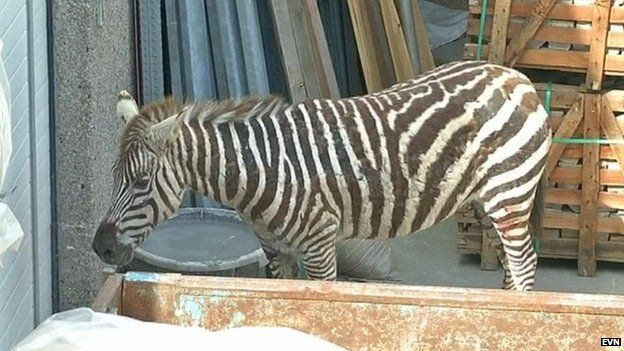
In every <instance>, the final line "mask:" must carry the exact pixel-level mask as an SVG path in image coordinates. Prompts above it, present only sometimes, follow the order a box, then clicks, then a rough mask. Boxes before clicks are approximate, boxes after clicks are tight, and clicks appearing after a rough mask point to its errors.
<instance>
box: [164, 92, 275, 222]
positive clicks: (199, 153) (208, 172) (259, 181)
mask: <svg viewBox="0 0 624 351" xmlns="http://www.w3.org/2000/svg"><path fill="white" fill-rule="evenodd" d="M286 108H287V105H286V104H285V103H283V102H281V101H269V102H267V103H266V105H263V106H262V108H259V109H257V110H255V111H253V112H254V113H253V114H247V115H246V116H245V117H244V118H239V117H237V116H229V117H228V118H225V119H224V118H214V116H206V115H202V111H201V110H199V111H195V112H193V111H191V113H190V115H189V117H188V118H187V119H185V121H184V123H183V125H182V128H181V130H180V136H179V138H178V139H177V142H176V144H175V147H174V148H173V149H172V152H171V153H170V158H171V161H172V162H171V163H172V164H173V165H174V168H175V169H176V170H177V173H178V175H179V176H180V178H181V180H182V182H183V183H184V186H185V187H186V188H188V189H191V190H193V191H195V192H197V193H200V194H202V195H205V196H207V197H209V198H211V199H214V200H215V201H217V202H219V203H222V204H224V205H226V206H228V207H230V208H234V209H236V210H238V211H239V212H240V213H251V211H252V210H254V208H256V207H257V206H256V205H258V204H259V203H260V202H262V200H263V198H264V197H266V195H267V194H264V191H265V190H266V185H267V184H268V183H276V182H278V181H280V180H279V179H277V163H278V158H279V154H278V153H271V150H278V145H277V141H276V139H277V136H276V129H277V128H278V127H277V123H278V122H277V120H278V119H279V118H280V115H281V114H283V113H284V110H285V109H286ZM202 117H203V118H202ZM260 205H262V204H261V203H260Z"/></svg>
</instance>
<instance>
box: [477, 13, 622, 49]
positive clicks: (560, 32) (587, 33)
mask: <svg viewBox="0 0 624 351" xmlns="http://www.w3.org/2000/svg"><path fill="white" fill-rule="evenodd" d="M494 19H496V17H494ZM469 23H470V25H469V27H468V34H471V35H474V36H477V35H478V34H479V19H478V18H471V19H470V22H469ZM492 27H493V26H492ZM492 27H490V26H486V27H485V33H484V38H486V39H487V38H490V37H491V35H492ZM522 28H523V24H522V23H509V26H508V30H507V37H508V38H512V39H513V38H516V37H517V36H518V34H519V33H520V31H521V30H522ZM623 38H624V33H612V32H611V33H610V35H609V38H608V40H607V41H608V42H610V43H611V44H613V45H609V46H617V44H619V43H620V39H623ZM531 39H532V40H538V41H549V42H550V41H554V42H557V43H570V44H579V45H589V43H590V41H591V30H590V29H583V28H574V27H554V26H541V27H539V29H538V30H537V32H536V33H535V35H534V36H533V38H531ZM491 40H492V41H494V38H493V37H492V39H491ZM491 45H492V44H491V43H490V46H491Z"/></svg>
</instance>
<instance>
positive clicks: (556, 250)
mask: <svg viewBox="0 0 624 351" xmlns="http://www.w3.org/2000/svg"><path fill="white" fill-rule="evenodd" d="M541 244H542V250H541V254H540V257H553V258H569V259H570V258H571V259H575V258H576V252H577V247H578V240H577V239H563V238H559V239H551V238H546V239H544V240H542V242H541ZM622 252H624V242H614V241H600V240H599V241H597V242H596V259H597V260H599V261H608V262H624V255H622Z"/></svg>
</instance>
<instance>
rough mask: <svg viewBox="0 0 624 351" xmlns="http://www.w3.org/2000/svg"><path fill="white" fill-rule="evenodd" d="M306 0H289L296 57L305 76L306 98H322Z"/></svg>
mask: <svg viewBox="0 0 624 351" xmlns="http://www.w3.org/2000/svg"><path fill="white" fill-rule="evenodd" d="M303 1H304V0H288V1H286V2H287V3H288V11H289V16H288V17H289V19H290V21H291V26H292V29H293V35H294V37H295V46H296V48H297V51H296V53H295V54H296V56H297V58H298V59H299V69H300V71H301V73H302V74H303V82H304V87H305V92H306V98H310V97H320V96H322V93H321V84H320V81H319V79H318V75H319V72H316V70H315V65H316V64H315V58H314V55H315V54H314V52H313V49H312V45H311V43H310V26H309V25H308V23H307V22H308V20H307V19H306V17H307V16H306V15H305V14H304V13H303V11H302V10H303V9H302V7H303Z"/></svg>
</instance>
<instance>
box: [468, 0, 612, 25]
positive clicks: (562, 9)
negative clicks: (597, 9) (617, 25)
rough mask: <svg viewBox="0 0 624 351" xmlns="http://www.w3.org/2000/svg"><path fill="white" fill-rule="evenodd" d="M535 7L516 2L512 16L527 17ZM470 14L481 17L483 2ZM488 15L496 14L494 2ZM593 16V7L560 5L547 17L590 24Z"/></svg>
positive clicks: (513, 5)
mask: <svg viewBox="0 0 624 351" xmlns="http://www.w3.org/2000/svg"><path fill="white" fill-rule="evenodd" d="M534 5H535V1H514V2H513V3H512V4H511V16H513V17H527V16H529V14H530V13H531V11H532V10H533V7H534ZM613 9H614V10H616V11H618V15H617V18H619V19H621V20H622V22H624V15H623V14H624V11H621V10H619V9H618V8H613ZM468 12H469V13H471V14H473V15H477V16H479V15H481V1H479V3H478V4H477V5H471V6H469V7H468ZM614 13H615V12H614ZM487 14H488V15H493V14H494V4H492V2H488V10H487ZM592 16H593V6H590V5H575V4H565V3H558V4H555V5H554V6H553V7H552V9H551V10H550V12H548V14H547V15H546V18H547V19H555V20H564V21H565V20H567V21H578V22H590V21H591V20H592Z"/></svg>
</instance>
